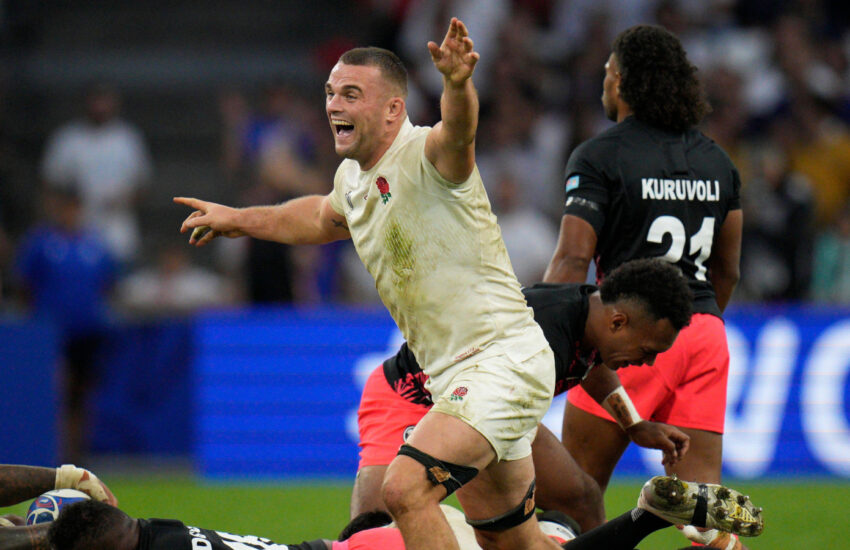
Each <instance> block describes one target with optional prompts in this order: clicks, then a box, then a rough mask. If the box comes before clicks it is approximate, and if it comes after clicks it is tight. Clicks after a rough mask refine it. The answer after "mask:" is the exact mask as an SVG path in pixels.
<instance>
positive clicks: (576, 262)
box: [543, 214, 616, 397]
mask: <svg viewBox="0 0 850 550" xmlns="http://www.w3.org/2000/svg"><path fill="white" fill-rule="evenodd" d="M595 250H596V231H594V229H593V226H592V225H590V224H589V223H587V222H586V221H585V220H583V219H581V218H579V217H578V216H572V215H570V214H566V215H564V216H563V217H562V218H561V232H560V234H559V235H558V246H557V247H556V248H555V254H554V255H553V256H552V259H551V260H550V261H549V267H547V268H546V273H545V274H544V275H543V281H544V282H546V283H583V282H585V281H586V280H587V268H588V267H589V266H590V260H591V259H593V253H594V251H595ZM594 370H596V369H594ZM607 370H610V369H607ZM612 372H613V371H612ZM614 376H616V374H615V375H614ZM603 397H604V396H603Z"/></svg>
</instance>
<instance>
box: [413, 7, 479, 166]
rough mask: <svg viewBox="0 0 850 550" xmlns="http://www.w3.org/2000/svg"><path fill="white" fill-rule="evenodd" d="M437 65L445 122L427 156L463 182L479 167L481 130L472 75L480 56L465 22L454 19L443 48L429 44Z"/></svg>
mask: <svg viewBox="0 0 850 550" xmlns="http://www.w3.org/2000/svg"><path fill="white" fill-rule="evenodd" d="M428 50H429V51H430V52H431V58H432V60H433V61H434V65H435V66H436V67H437V70H439V71H440V72H441V73H442V74H443V95H442V97H441V98H440V114H441V115H442V120H441V122H439V123H437V124H436V125H435V126H434V128H433V129H432V130H431V132H430V133H429V134H428V138H427V140H426V142H425V156H426V158H427V159H428V160H429V161H430V162H431V164H433V165H434V166H435V167H436V168H437V171H438V172H439V173H440V175H442V176H443V177H444V178H446V179H447V180H449V181H452V182H455V183H461V182H464V181H466V179H467V178H469V175H470V174H471V173H472V170H473V169H474V167H475V133H476V131H477V130H478V93H477V92H476V91H475V86H473V84H472V79H471V77H472V72H473V70H474V69H475V64H476V63H477V62H478V53H477V52H474V51H473V50H472V40H471V39H470V38H469V31H467V29H466V26H465V25H464V24H463V22H461V21H459V20H458V19H452V22H451V24H450V25H449V30H448V32H447V33H446V37H445V39H443V43H442V44H441V45H440V46H437V44H435V43H434V42H429V43H428Z"/></svg>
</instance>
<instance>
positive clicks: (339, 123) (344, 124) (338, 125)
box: [331, 118, 354, 136]
mask: <svg viewBox="0 0 850 550" xmlns="http://www.w3.org/2000/svg"><path fill="white" fill-rule="evenodd" d="M331 124H333V127H334V130H336V135H338V136H347V135H349V134H351V133H352V132H353V131H354V124H352V123H350V122H348V121H347V120H340V119H336V118H335V119H332V120H331Z"/></svg>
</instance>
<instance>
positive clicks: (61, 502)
mask: <svg viewBox="0 0 850 550" xmlns="http://www.w3.org/2000/svg"><path fill="white" fill-rule="evenodd" d="M84 500H91V497H89V496H88V495H87V494H85V493H84V492H82V491H77V490H76V489H55V490H53V491H47V492H46V493H44V494H43V495H41V496H40V497H38V498H37V499H35V500H34V501H32V504H30V507H29V510H27V525H34V524H36V523H47V522H50V521H53V520H55V519H56V518H58V517H59V512H61V511H62V508H64V507H65V506H69V505H71V504H74V503H76V502H82V501H84Z"/></svg>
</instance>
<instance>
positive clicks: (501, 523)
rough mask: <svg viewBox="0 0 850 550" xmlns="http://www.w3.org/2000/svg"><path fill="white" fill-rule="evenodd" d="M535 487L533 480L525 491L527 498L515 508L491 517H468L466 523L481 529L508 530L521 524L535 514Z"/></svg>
mask: <svg viewBox="0 0 850 550" xmlns="http://www.w3.org/2000/svg"><path fill="white" fill-rule="evenodd" d="M534 489H535V482H534V481H532V482H531V485H530V486H529V487H528V492H527V493H525V498H523V499H522V502H520V503H519V506H517V507H516V508H514V509H513V510H511V511H509V512H505V513H504V514H502V515H501V516H496V517H494V518H490V519H476V520H471V519H469V518H467V520H466V523H468V524H470V525H471V526H472V527H474V528H475V529H478V530H479V531H507V530H508V529H510V528H511V527H516V526H517V525H521V524H523V523H525V522H526V521H527V520H528V518H530V517H531V516H532V515H534V509H535V508H536V507H535V505H534Z"/></svg>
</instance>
